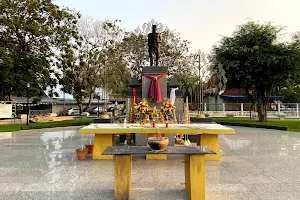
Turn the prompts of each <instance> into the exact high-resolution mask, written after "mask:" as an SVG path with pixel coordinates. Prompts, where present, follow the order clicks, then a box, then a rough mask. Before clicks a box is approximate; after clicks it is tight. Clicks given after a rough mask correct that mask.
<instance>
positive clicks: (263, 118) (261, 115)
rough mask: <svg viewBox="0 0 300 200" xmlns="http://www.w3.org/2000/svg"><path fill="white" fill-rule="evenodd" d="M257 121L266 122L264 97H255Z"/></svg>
mask: <svg viewBox="0 0 300 200" xmlns="http://www.w3.org/2000/svg"><path fill="white" fill-rule="evenodd" d="M257 105H258V119H259V121H260V122H267V121H268V119H267V101H266V97H265V96H264V95H257Z"/></svg>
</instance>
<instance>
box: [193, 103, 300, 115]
mask: <svg viewBox="0 0 300 200" xmlns="http://www.w3.org/2000/svg"><path fill="white" fill-rule="evenodd" d="M194 107H196V110H194V111H190V112H191V114H192V115H193V114H194V113H197V112H198V110H197V109H198V105H197V104H194ZM203 108H204V109H203V110H204V112H205V113H208V114H209V115H210V116H226V115H227V114H228V113H232V114H233V115H234V116H250V111H251V108H252V111H251V112H252V113H251V115H252V114H253V113H254V114H255V108H254V105H252V106H251V103H222V104H207V103H204V104H203ZM267 114H268V116H278V115H280V114H284V115H286V116H290V117H300V103H271V104H268V106H267Z"/></svg>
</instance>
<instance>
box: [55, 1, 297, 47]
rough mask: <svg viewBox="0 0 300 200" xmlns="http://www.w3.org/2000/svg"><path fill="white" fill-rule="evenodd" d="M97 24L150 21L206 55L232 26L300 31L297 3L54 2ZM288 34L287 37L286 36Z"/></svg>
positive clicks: (131, 24) (135, 24)
mask: <svg viewBox="0 0 300 200" xmlns="http://www.w3.org/2000/svg"><path fill="white" fill-rule="evenodd" d="M54 2H55V3H56V4H58V5H60V6H68V7H69V8H72V9H75V10H77V11H79V12H81V13H82V14H84V15H90V16H91V17H93V18H95V19H98V20H105V19H110V20H112V19H119V20H121V21H122V22H121V25H122V27H123V28H125V29H127V30H133V29H135V28H136V27H138V26H141V25H142V24H143V23H145V22H149V21H150V20H151V19H154V20H155V21H157V22H159V23H163V24H164V25H165V26H168V27H169V28H170V29H171V30H177V32H179V33H181V36H182V38H183V39H186V40H188V41H190V43H191V44H190V50H191V52H196V51H197V50H198V49H201V50H202V51H204V52H206V53H208V52H209V51H210V49H211V47H212V45H214V44H215V43H216V42H217V41H218V40H220V38H221V35H230V34H231V33H232V32H233V30H234V28H235V26H236V25H239V24H242V23H245V22H247V20H249V19H251V20H258V21H260V22H268V21H272V22H274V24H276V25H283V26H287V29H286V32H287V33H288V34H290V33H293V32H295V31H297V30H300V20H299V19H300V12H299V11H298V10H299V8H300V1H299V0H286V1H283V0H186V1H183V0H152V1H151V4H150V3H148V2H150V1H145V0H85V1H83V0H54ZM288 34H287V35H288Z"/></svg>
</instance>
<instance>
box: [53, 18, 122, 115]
mask: <svg viewBox="0 0 300 200" xmlns="http://www.w3.org/2000/svg"><path fill="white" fill-rule="evenodd" d="M118 22H119V21H117V20H114V21H109V20H106V21H98V20H94V19H92V18H88V17H84V18H83V19H81V20H80V21H79V23H78V27H77V30H78V32H79V34H80V38H79V39H78V40H74V42H73V47H72V48H71V49H69V48H67V49H64V51H62V52H61V54H62V55H63V56H62V57H61V59H60V60H58V62H57V66H58V67H59V69H60V71H61V72H60V73H57V77H58V79H59V80H60V84H62V85H63V88H64V89H63V90H64V92H67V93H70V94H72V95H73V96H74V98H75V100H76V101H77V104H78V106H79V109H80V113H81V112H82V111H86V110H87V109H88V108H89V106H90V105H91V102H92V99H93V98H94V96H95V90H96V88H100V87H102V88H104V86H106V87H107V86H108V88H110V87H116V86H118V85H120V84H112V83H116V81H117V80H119V81H120V83H122V82H123V81H126V79H125V78H122V79H120V78H119V77H120V74H121V76H123V75H125V74H126V71H124V70H125V69H126V68H124V66H123V64H122V59H119V58H122V57H121V56H119V54H118V53H119V51H118V48H116V43H117V42H118V41H119V39H118V38H120V35H121V33H122V31H121V29H120V27H119V26H118ZM113 68H114V71H115V72H116V73H112V76H111V78H107V74H108V73H109V69H113ZM106 82H109V83H111V84H107V83H106ZM86 98H87V99H88V103H87V105H86V107H85V108H83V107H82V105H83V101H84V99H86Z"/></svg>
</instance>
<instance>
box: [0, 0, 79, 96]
mask: <svg viewBox="0 0 300 200" xmlns="http://www.w3.org/2000/svg"><path fill="white" fill-rule="evenodd" d="M0 16H1V18H0V59H1V62H0V71H1V73H0V80H1V82H2V84H0V91H1V92H0V99H1V100H12V95H18V96H25V94H26V85H27V83H30V95H31V96H41V95H42V94H44V92H43V91H44V90H45V89H46V87H47V86H49V85H50V86H52V87H53V86H55V85H56V81H55V79H54V77H53V76H51V74H52V73H53V68H52V67H51V64H52V63H53V59H54V58H55V51H59V50H60V49H61V48H62V47H64V46H69V45H70V43H69V41H70V39H71V38H77V37H78V35H77V32H76V31H74V29H75V27H76V23H77V20H78V18H79V16H80V15H79V14H78V13H75V12H73V11H71V10H69V9H67V8H59V7H58V6H57V5H55V4H53V3H52V1H43V0H39V1H27V0H18V1H16V0H13V1H12V0H2V1H0Z"/></svg>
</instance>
